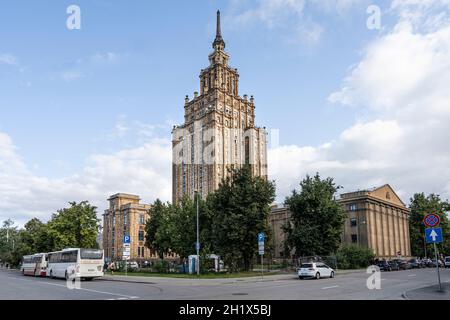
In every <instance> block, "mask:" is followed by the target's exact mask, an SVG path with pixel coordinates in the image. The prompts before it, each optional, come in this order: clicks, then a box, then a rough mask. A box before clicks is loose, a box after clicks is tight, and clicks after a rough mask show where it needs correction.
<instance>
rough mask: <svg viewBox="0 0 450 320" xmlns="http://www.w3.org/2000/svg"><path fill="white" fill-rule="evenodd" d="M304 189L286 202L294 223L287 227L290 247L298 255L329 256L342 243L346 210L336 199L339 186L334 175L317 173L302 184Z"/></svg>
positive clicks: (293, 194) (294, 193) (296, 192)
mask: <svg viewBox="0 0 450 320" xmlns="http://www.w3.org/2000/svg"><path fill="white" fill-rule="evenodd" d="M300 188H301V191H300V192H298V191H296V190H294V191H292V195H291V196H290V197H287V198H286V201H285V205H287V206H288V207H289V210H290V211H291V213H292V224H289V225H287V226H285V227H284V229H285V232H287V244H288V246H289V249H295V253H296V255H297V256H313V255H319V256H323V255H330V254H333V253H335V252H336V250H337V249H338V248H339V246H340V243H341V235H342V231H343V226H344V221H345V212H344V210H343V208H342V207H341V205H340V204H339V203H337V202H336V201H335V200H334V195H335V194H336V192H337V191H338V189H339V188H340V187H338V186H336V184H335V183H334V180H333V178H326V179H324V180H322V179H321V178H320V175H319V174H318V173H317V174H316V175H315V176H314V177H313V178H311V177H310V176H309V175H308V176H306V178H305V179H304V180H303V181H302V182H301V183H300Z"/></svg>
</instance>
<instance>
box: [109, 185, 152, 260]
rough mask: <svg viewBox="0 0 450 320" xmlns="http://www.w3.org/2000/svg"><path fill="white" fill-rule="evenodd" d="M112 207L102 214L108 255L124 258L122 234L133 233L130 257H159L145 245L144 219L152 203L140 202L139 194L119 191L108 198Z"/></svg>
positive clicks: (119, 258)
mask: <svg viewBox="0 0 450 320" xmlns="http://www.w3.org/2000/svg"><path fill="white" fill-rule="evenodd" d="M108 201H109V209H107V210H105V213H104V214H103V249H104V250H105V257H106V258H108V259H111V260H122V247H123V236H124V235H128V234H129V235H130V236H131V253H130V261H140V260H149V259H150V258H156V256H155V255H154V254H152V253H151V252H150V250H149V249H148V248H146V247H145V222H146V221H147V219H148V218H149V215H148V211H149V210H150V208H151V206H150V205H148V204H140V203H139V202H140V198H139V196H136V195H131V194H125V193H118V194H115V195H113V196H111V197H110V198H109V199H108Z"/></svg>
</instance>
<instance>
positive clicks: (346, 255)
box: [336, 245, 375, 269]
mask: <svg viewBox="0 0 450 320" xmlns="http://www.w3.org/2000/svg"><path fill="white" fill-rule="evenodd" d="M374 258H375V255H374V253H373V251H372V249H368V248H362V247H360V246H356V245H348V246H343V247H341V248H340V249H339V250H338V252H337V254H336V259H337V264H338V267H339V268H340V269H358V268H366V267H368V266H369V265H370V264H371V263H372V261H373V259H374Z"/></svg>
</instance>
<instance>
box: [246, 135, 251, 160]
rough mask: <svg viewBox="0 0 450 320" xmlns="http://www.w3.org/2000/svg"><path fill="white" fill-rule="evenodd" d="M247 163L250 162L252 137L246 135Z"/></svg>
mask: <svg viewBox="0 0 450 320" xmlns="http://www.w3.org/2000/svg"><path fill="white" fill-rule="evenodd" d="M245 164H250V138H249V137H245Z"/></svg>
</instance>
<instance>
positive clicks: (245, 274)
mask: <svg viewBox="0 0 450 320" xmlns="http://www.w3.org/2000/svg"><path fill="white" fill-rule="evenodd" d="M275 274H279V273H278V272H270V275H275ZM106 275H109V276H110V275H111V272H109V271H108V272H107V273H106ZM114 275H115V276H124V275H125V272H114ZM127 275H128V276H134V277H164V278H184V279H224V278H225V279H226V278H246V277H258V276H261V272H254V271H249V272H239V273H208V274H201V275H199V276H197V275H196V274H183V273H149V272H128V273H127ZM264 275H269V273H266V272H265V273H264Z"/></svg>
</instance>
